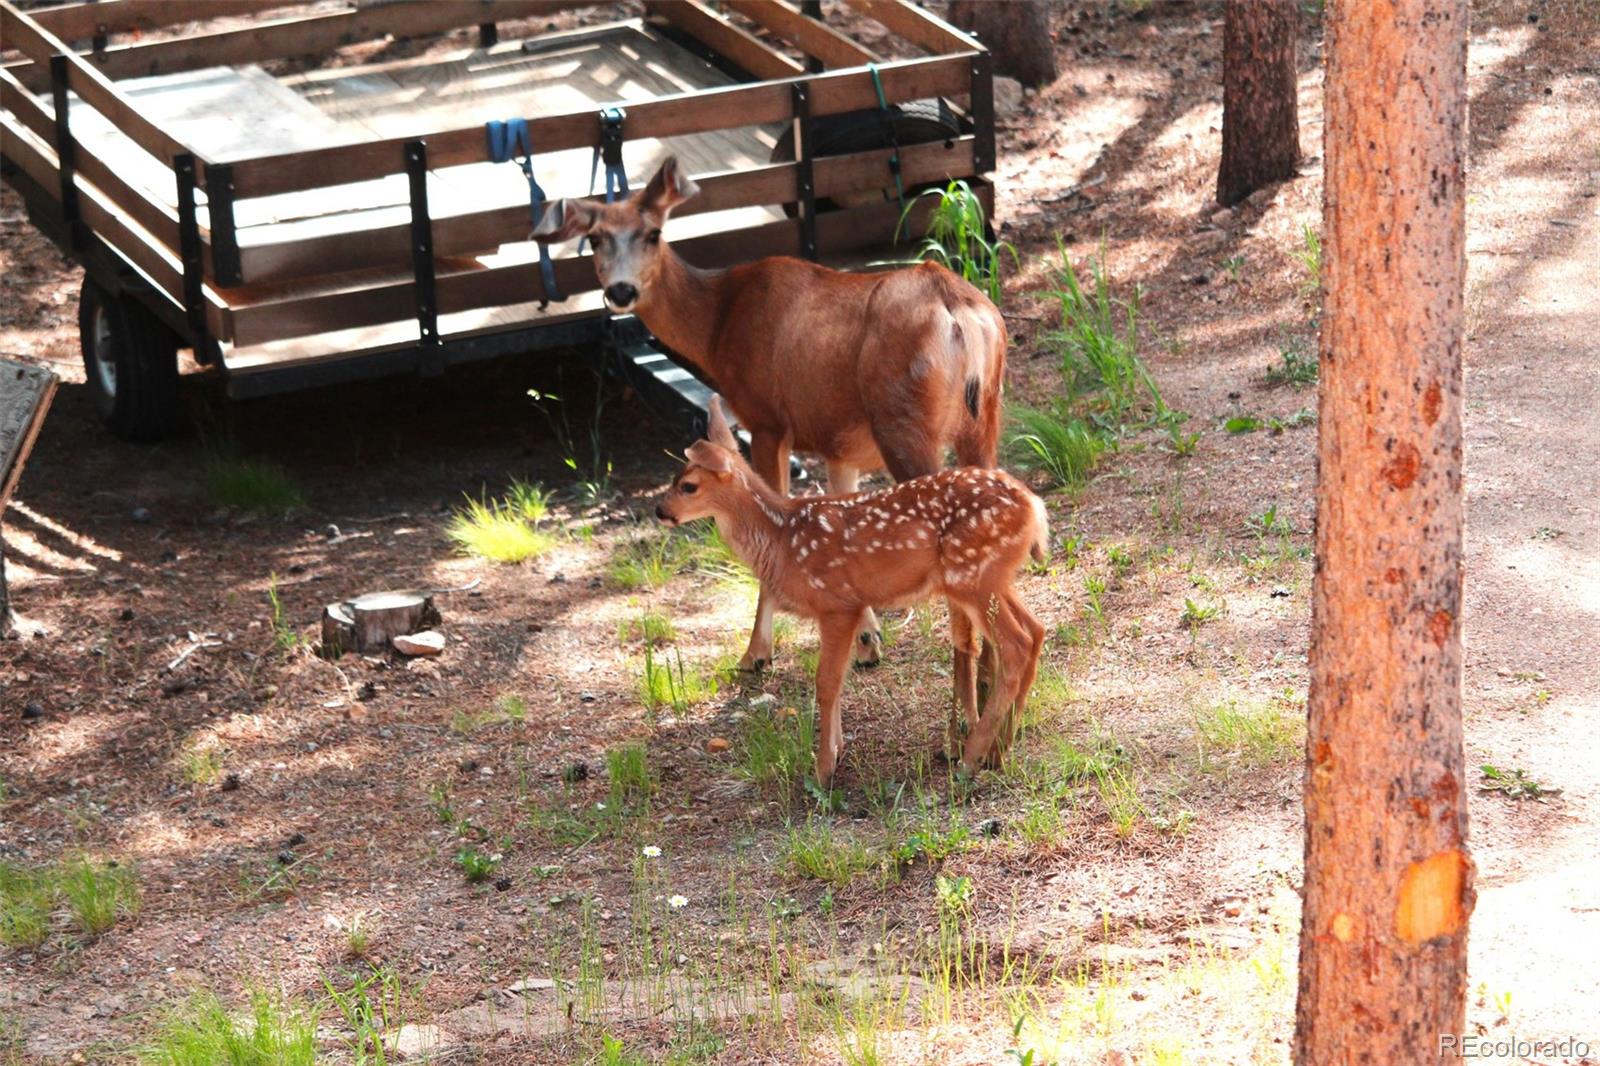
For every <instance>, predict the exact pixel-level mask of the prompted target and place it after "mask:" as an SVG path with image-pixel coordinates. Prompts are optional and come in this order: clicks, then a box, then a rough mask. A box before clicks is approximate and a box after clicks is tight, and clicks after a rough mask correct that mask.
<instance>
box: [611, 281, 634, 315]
mask: <svg viewBox="0 0 1600 1066" xmlns="http://www.w3.org/2000/svg"><path fill="white" fill-rule="evenodd" d="M638 298H639V290H638V288H637V287H636V286H634V285H632V284H631V283H629V282H626V281H615V282H612V283H611V284H610V285H607V286H606V303H608V304H610V305H611V309H612V310H613V311H626V310H627V309H628V308H630V307H632V306H633V302H634V301H635V300H637V299H638Z"/></svg>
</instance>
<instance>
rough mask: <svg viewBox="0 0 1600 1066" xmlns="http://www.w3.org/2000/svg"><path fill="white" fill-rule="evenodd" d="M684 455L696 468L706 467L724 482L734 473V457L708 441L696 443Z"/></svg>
mask: <svg viewBox="0 0 1600 1066" xmlns="http://www.w3.org/2000/svg"><path fill="white" fill-rule="evenodd" d="M683 454H684V455H686V456H688V457H689V461H690V462H691V463H693V464H694V465H695V466H700V467H704V468H705V469H707V470H709V471H711V472H712V473H713V474H716V475H717V477H719V478H722V479H723V480H726V479H727V478H728V476H729V475H730V474H732V473H733V456H731V455H729V454H728V451H727V449H725V448H719V447H717V446H716V445H715V444H713V443H711V442H710V441H708V440H697V441H695V442H694V443H693V444H691V445H689V450H688V451H686V452H684V453H683Z"/></svg>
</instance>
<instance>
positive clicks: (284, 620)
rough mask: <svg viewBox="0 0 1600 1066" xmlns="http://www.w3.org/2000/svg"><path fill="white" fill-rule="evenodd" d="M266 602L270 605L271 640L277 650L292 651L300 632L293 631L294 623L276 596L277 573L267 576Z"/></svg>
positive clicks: (297, 641)
mask: <svg viewBox="0 0 1600 1066" xmlns="http://www.w3.org/2000/svg"><path fill="white" fill-rule="evenodd" d="M267 603H268V604H270V605H271V607H272V642H273V643H274V644H276V645H277V647H278V650H279V651H284V652H287V651H293V650H294V648H295V645H297V644H299V643H300V634H299V633H296V632H295V628H294V623H292V622H290V621H289V614H288V612H287V611H285V610H284V609H283V601H282V600H280V599H279V598H278V575H277V574H273V575H271V576H270V577H268V578H267Z"/></svg>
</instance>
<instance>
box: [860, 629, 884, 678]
mask: <svg viewBox="0 0 1600 1066" xmlns="http://www.w3.org/2000/svg"><path fill="white" fill-rule="evenodd" d="M856 640H857V641H859V642H860V643H858V644H857V645H856V662H855V665H856V669H858V670H867V669H870V668H872V667H874V666H877V665H878V663H879V661H880V660H882V658H883V634H882V633H880V632H878V631H877V630H873V631H872V632H870V633H869V632H862V633H860V634H857V636H856Z"/></svg>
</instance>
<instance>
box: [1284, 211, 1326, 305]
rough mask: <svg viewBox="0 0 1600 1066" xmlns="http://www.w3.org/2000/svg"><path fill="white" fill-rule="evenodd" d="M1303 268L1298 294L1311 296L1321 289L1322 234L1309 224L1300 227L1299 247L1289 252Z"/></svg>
mask: <svg viewBox="0 0 1600 1066" xmlns="http://www.w3.org/2000/svg"><path fill="white" fill-rule="evenodd" d="M1291 254H1292V255H1293V256H1294V257H1295V259H1296V260H1297V261H1298V262H1299V263H1300V266H1301V268H1302V269H1304V270H1305V277H1304V278H1302V279H1301V280H1300V295H1302V296H1306V297H1311V296H1316V295H1317V294H1318V293H1320V292H1321V291H1322V234H1320V233H1318V232H1317V231H1316V230H1314V229H1312V228H1311V226H1310V225H1309V224H1307V225H1302V226H1301V227H1300V247H1299V248H1297V249H1295V250H1294V251H1293V252H1292V253H1291Z"/></svg>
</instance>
